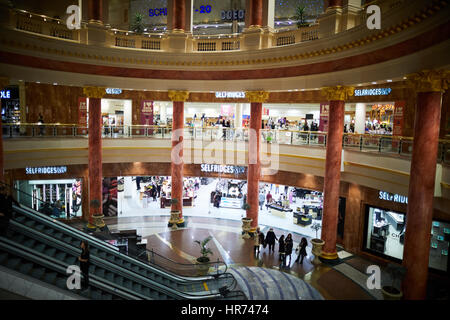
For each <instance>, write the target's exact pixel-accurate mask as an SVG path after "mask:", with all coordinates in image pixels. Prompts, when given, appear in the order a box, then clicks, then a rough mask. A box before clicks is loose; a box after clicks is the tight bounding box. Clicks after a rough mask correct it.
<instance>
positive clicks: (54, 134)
mask: <svg viewBox="0 0 450 320" xmlns="http://www.w3.org/2000/svg"><path fill="white" fill-rule="evenodd" d="M56 131H57V129H56V126H54V127H53V136H54V137H56V136H57V134H56Z"/></svg>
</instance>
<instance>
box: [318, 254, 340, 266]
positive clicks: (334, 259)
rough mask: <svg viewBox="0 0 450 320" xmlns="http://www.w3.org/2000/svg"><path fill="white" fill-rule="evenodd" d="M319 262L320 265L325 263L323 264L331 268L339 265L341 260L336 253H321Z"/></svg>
mask: <svg viewBox="0 0 450 320" xmlns="http://www.w3.org/2000/svg"><path fill="white" fill-rule="evenodd" d="M319 260H320V261H321V262H322V263H325V264H328V265H331V266H335V265H337V264H339V263H341V259H340V258H339V256H338V255H337V252H332V253H327V252H322V254H321V255H320V256H319Z"/></svg>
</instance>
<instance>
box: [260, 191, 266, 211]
mask: <svg viewBox="0 0 450 320" xmlns="http://www.w3.org/2000/svg"><path fill="white" fill-rule="evenodd" d="M265 200H266V196H265V195H264V191H261V192H260V193H259V210H262V209H263V205H264V201H265Z"/></svg>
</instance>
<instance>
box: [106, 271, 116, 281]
mask: <svg viewBox="0 0 450 320" xmlns="http://www.w3.org/2000/svg"><path fill="white" fill-rule="evenodd" d="M105 279H106V280H108V281H111V282H114V273H112V272H107V273H106V274H105Z"/></svg>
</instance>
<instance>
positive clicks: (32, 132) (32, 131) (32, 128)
mask: <svg viewBox="0 0 450 320" xmlns="http://www.w3.org/2000/svg"><path fill="white" fill-rule="evenodd" d="M31 136H32V137H34V126H32V127H31Z"/></svg>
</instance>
